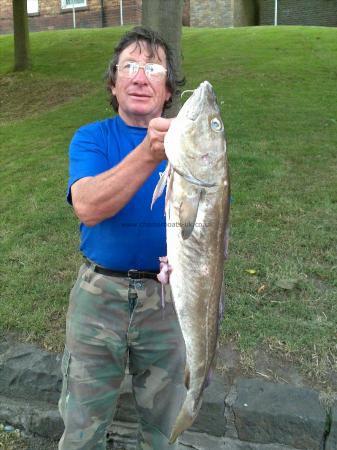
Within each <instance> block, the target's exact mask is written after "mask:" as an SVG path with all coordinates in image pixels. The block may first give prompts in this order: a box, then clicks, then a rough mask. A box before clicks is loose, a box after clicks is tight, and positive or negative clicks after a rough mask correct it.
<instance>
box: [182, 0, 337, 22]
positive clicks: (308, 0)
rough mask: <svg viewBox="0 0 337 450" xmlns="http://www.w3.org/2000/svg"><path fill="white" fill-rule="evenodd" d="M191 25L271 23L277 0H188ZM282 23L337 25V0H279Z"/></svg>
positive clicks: (279, 19)
mask: <svg viewBox="0 0 337 450" xmlns="http://www.w3.org/2000/svg"><path fill="white" fill-rule="evenodd" d="M189 3H190V5H189V10H190V26H192V27H237V26H249V25H272V24H273V23H274V11H275V0H189ZM278 24H279V25H316V26H330V27H336V26H337V0H278Z"/></svg>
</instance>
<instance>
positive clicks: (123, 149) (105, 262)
mask: <svg viewBox="0 0 337 450" xmlns="http://www.w3.org/2000/svg"><path fill="white" fill-rule="evenodd" d="M146 132H147V129H146V128H140V127H131V126H128V125H126V123H125V122H124V121H123V120H122V119H121V118H120V117H119V116H116V117H115V118H113V119H106V120H103V121H101V122H95V123H92V124H89V125H85V126H83V127H81V128H80V129H79V130H77V132H76V133H75V135H74V137H73V139H72V141H71V144H70V177H69V183H68V196H67V198H68V201H69V203H71V195H70V188H71V186H72V184H73V183H74V182H75V181H77V180H79V179H80V178H83V177H88V176H95V175H98V174H100V173H102V172H105V171H107V170H109V169H111V168H112V167H114V166H115V165H117V164H118V163H119V162H120V161H121V160H122V159H124V158H125V156H127V155H128V153H130V152H131V151H132V150H133V149H134V148H135V147H137V146H138V145H139V144H140V143H141V142H142V141H143V139H144V137H145V135H146ZM165 165H166V164H165V161H163V162H162V163H161V164H159V165H158V166H157V167H156V169H155V170H154V171H153V173H152V174H151V175H150V177H149V178H148V179H147V180H146V181H145V183H144V184H143V185H142V186H141V188H140V189H139V190H138V191H137V192H136V194H135V195H134V196H133V197H132V198H131V200H130V201H129V203H127V204H126V205H125V206H124V208H122V209H121V210H120V211H119V212H118V213H117V214H116V215H115V216H113V217H111V218H108V219H106V220H103V221H102V222H100V223H98V224H97V225H95V226H92V227H88V226H86V225H84V224H83V223H81V225H80V231H81V245H80V250H81V252H82V253H83V255H84V256H86V257H87V258H88V259H90V260H91V261H94V262H95V263H96V264H99V265H101V266H103V267H106V268H109V269H112V270H120V271H126V270H128V269H138V270H151V271H159V261H158V258H159V256H163V255H166V231H165V218H164V196H162V197H160V198H159V199H158V200H157V201H156V203H155V204H154V206H153V208H152V211H151V209H150V205H151V199H152V194H153V191H154V188H155V186H156V184H157V182H158V180H159V172H163V171H164V170H165Z"/></svg>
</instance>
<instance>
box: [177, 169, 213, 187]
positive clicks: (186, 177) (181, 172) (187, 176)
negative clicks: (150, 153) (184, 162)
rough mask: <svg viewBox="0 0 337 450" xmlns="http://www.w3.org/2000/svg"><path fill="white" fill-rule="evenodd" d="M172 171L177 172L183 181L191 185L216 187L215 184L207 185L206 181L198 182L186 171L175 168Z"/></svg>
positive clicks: (197, 179)
mask: <svg viewBox="0 0 337 450" xmlns="http://www.w3.org/2000/svg"><path fill="white" fill-rule="evenodd" d="M173 169H174V171H175V172H177V174H179V175H180V176H181V177H182V178H184V180H186V181H188V182H189V183H191V184H195V185H196V186H200V187H214V186H216V183H208V182H207V181H203V180H199V178H196V177H195V176H194V175H192V174H191V172H190V171H189V170H188V169H182V170H180V168H179V169H177V168H176V167H173Z"/></svg>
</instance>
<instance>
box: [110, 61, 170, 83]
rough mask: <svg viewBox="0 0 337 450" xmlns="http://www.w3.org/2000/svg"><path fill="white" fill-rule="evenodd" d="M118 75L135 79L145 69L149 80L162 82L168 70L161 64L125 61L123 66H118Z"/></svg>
mask: <svg viewBox="0 0 337 450" xmlns="http://www.w3.org/2000/svg"><path fill="white" fill-rule="evenodd" d="M116 67H117V69H118V73H119V74H120V75H122V76H124V77H127V78H133V77H134V76H136V75H137V73H138V71H139V69H144V72H145V75H146V76H147V78H148V79H149V80H153V81H158V80H162V79H163V78H164V77H165V75H166V72H167V70H166V69H165V67H163V66H162V65H161V64H156V63H146V64H139V63H137V62H135V61H125V62H124V63H122V64H116Z"/></svg>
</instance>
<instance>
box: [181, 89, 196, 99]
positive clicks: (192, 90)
mask: <svg viewBox="0 0 337 450" xmlns="http://www.w3.org/2000/svg"><path fill="white" fill-rule="evenodd" d="M194 91H195V89H186V91H183V92H182V93H181V94H180V98H183V95H184V94H186V93H187V92H192V93H193V92H194Z"/></svg>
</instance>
